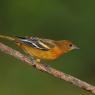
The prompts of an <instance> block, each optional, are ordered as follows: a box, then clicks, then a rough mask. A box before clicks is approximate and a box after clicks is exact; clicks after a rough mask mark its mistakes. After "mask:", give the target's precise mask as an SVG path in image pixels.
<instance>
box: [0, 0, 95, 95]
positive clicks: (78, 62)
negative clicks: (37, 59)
mask: <svg viewBox="0 0 95 95" xmlns="http://www.w3.org/2000/svg"><path fill="white" fill-rule="evenodd" d="M0 34H4V35H11V36H15V35H19V36H28V35H29V36H30V35H32V36H38V37H42V38H50V39H55V40H61V39H69V40H72V41H73V42H74V43H75V44H76V45H78V46H79V47H80V50H75V51H72V52H70V53H68V54H66V55H64V56H62V57H61V58H59V59H58V60H56V61H53V62H47V63H48V64H50V65H51V66H52V67H54V68H56V69H58V70H61V71H63V72H65V73H68V74H71V75H73V76H75V77H78V78H79V79H81V80H84V81H86V82H88V83H90V84H93V85H95V0H0ZM0 41H2V42H4V43H5V44H7V45H9V46H11V47H13V48H15V49H17V50H20V51H21V52H23V51H22V50H21V49H19V48H18V47H17V46H16V45H15V44H13V43H12V42H10V41H7V40H1V39H0ZM0 95H92V94H90V93H88V92H86V91H84V90H81V89H80V88H77V87H75V86H73V85H71V84H69V83H67V82H65V81H62V80H60V79H57V78H54V77H52V76H51V75H48V74H46V73H43V72H41V71H38V70H36V69H34V68H33V67H30V66H28V65H27V64H24V63H23V62H21V61H19V60H17V59H15V58H13V57H11V56H9V55H6V54H4V53H2V52H0Z"/></svg>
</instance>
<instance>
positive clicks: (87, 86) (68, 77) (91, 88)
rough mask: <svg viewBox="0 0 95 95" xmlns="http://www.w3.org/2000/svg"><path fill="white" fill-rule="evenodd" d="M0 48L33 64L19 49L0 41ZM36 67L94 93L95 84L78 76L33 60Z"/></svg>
mask: <svg viewBox="0 0 95 95" xmlns="http://www.w3.org/2000/svg"><path fill="white" fill-rule="evenodd" d="M0 50H1V51H2V52H4V53H6V54H9V55H11V56H14V57H15V58H18V59H20V60H21V61H23V62H25V63H27V64H29V65H32V66H34V64H33V63H32V61H31V60H30V59H29V58H28V57H27V56H25V55H23V54H21V53H20V52H19V51H17V50H14V49H12V48H10V47H8V46H6V45H4V44H2V43H0ZM34 67H35V68H36V69H39V70H41V71H44V72H47V73H49V74H51V75H52V76H54V77H57V78H59V79H62V80H65V81H67V82H69V83H72V84H73V85H75V86H77V87H80V88H81V89H84V90H86V91H89V92H91V93H94V94H95V86H93V85H90V84H88V83H87V82H84V81H82V80H79V79H78V78H75V77H73V76H71V75H69V74H66V73H63V72H61V71H58V70H56V69H54V68H52V67H50V66H45V65H44V64H41V63H40V64H37V63H36V62H35V66H34Z"/></svg>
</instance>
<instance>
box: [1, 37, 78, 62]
mask: <svg viewBox="0 0 95 95" xmlns="http://www.w3.org/2000/svg"><path fill="white" fill-rule="evenodd" d="M0 38H5V39H8V40H11V41H14V42H15V43H16V45H17V46H19V47H20V48H21V49H23V50H24V51H25V53H27V54H28V55H29V56H30V57H31V58H35V60H36V61H37V62H40V61H41V60H56V59H57V58H59V57H60V56H62V55H64V54H66V53H68V52H70V51H72V50H75V49H79V48H78V47H77V46H76V45H75V44H73V42H72V41H70V40H52V39H45V38H39V37H34V36H24V37H20V36H14V37H11V36H5V35H0Z"/></svg>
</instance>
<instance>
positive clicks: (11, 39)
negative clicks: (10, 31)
mask: <svg viewBox="0 0 95 95" xmlns="http://www.w3.org/2000/svg"><path fill="white" fill-rule="evenodd" d="M0 38H4V39H8V40H10V41H15V40H16V37H11V36H5V35H0Z"/></svg>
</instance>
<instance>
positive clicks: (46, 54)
mask: <svg viewBox="0 0 95 95" xmlns="http://www.w3.org/2000/svg"><path fill="white" fill-rule="evenodd" d="M20 47H21V48H23V49H24V50H25V51H26V52H27V53H28V54H29V55H31V56H34V57H37V58H39V59H46V60H54V59H56V58H58V57H59V56H60V55H61V54H62V52H61V50H60V49H59V48H58V47H55V48H52V49H50V50H48V51H43V50H39V49H36V48H32V47H30V46H27V45H24V44H21V45H20Z"/></svg>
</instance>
